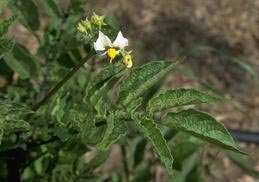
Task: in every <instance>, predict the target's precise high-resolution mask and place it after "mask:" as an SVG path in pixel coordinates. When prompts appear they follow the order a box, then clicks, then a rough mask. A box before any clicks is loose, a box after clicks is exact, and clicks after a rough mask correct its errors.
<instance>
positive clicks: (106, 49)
mask: <svg viewBox="0 0 259 182" xmlns="http://www.w3.org/2000/svg"><path fill="white" fill-rule="evenodd" d="M126 46H128V39H126V38H125V37H123V35H122V33H121V32H119V33H118V35H117V37H116V39H115V40H114V42H111V40H110V39H109V37H107V36H106V35H104V33H102V32H101V31H99V36H98V39H97V40H96V42H94V49H95V51H96V52H102V54H101V55H105V54H107V56H109V57H110V58H111V60H110V61H112V60H113V59H114V58H115V57H116V55H117V54H119V52H120V50H122V49H124V48H125V47H126Z"/></svg>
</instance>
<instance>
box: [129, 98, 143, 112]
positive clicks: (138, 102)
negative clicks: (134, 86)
mask: <svg viewBox="0 0 259 182" xmlns="http://www.w3.org/2000/svg"><path fill="white" fill-rule="evenodd" d="M142 102H143V98H142V97H139V98H137V99H135V100H133V101H132V102H131V103H130V105H129V106H128V107H127V112H129V113H134V112H135V111H136V110H137V109H138V108H139V107H140V106H141V105H142Z"/></svg>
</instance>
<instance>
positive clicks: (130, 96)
mask: <svg viewBox="0 0 259 182" xmlns="http://www.w3.org/2000/svg"><path fill="white" fill-rule="evenodd" d="M176 64H177V62H175V63H173V62H169V61H153V62H150V63H147V64H145V65H143V66H141V67H139V68H136V69H134V70H133V71H132V72H131V73H130V75H129V76H128V77H127V78H126V79H125V80H124V81H123V82H122V84H121V85H120V90H119V100H118V102H119V103H121V104H123V105H128V104H129V103H130V102H131V101H132V100H134V99H136V98H138V97H139V96H141V95H142V94H144V93H145V92H146V91H147V90H148V89H150V88H151V87H152V86H153V85H154V84H155V83H157V82H158V81H159V80H160V79H162V78H163V77H164V76H165V75H167V74H168V73H169V72H170V71H171V70H172V69H173V68H174V67H175V65H176Z"/></svg>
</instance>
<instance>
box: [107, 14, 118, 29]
mask: <svg viewBox="0 0 259 182" xmlns="http://www.w3.org/2000/svg"><path fill="white" fill-rule="evenodd" d="M104 22H105V23H106V24H107V25H109V26H110V27H111V28H113V29H114V30H119V29H120V26H119V23H118V21H117V19H116V18H115V17H114V16H112V15H107V16H106V17H105V20H104Z"/></svg>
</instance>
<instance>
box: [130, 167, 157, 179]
mask: <svg viewBox="0 0 259 182" xmlns="http://www.w3.org/2000/svg"><path fill="white" fill-rule="evenodd" d="M130 181H131V182H144V181H152V173H151V171H150V169H149V168H146V169H141V170H137V171H135V172H134V176H132V180H130Z"/></svg>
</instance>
